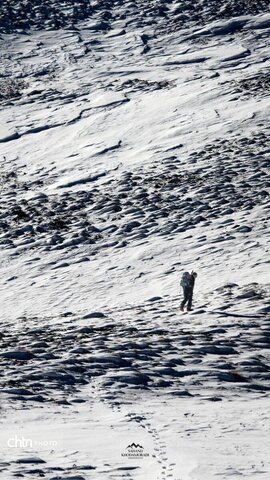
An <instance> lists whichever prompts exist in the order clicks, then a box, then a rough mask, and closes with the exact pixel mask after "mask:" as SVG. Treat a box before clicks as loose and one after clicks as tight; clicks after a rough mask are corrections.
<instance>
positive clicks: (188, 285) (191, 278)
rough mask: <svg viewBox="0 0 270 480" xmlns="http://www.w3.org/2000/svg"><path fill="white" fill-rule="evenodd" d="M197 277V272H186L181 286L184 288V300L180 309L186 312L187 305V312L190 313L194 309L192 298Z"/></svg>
mask: <svg viewBox="0 0 270 480" xmlns="http://www.w3.org/2000/svg"><path fill="white" fill-rule="evenodd" d="M196 277H197V273H196V272H193V271H192V272H191V273H189V272H184V273H183V275H182V278H181V282H180V285H181V287H183V294H184V300H183V301H182V303H181V307H180V309H181V310H182V312H183V311H184V306H185V305H186V303H187V311H188V312H189V311H190V310H191V308H192V297H193V290H194V285H195V279H196Z"/></svg>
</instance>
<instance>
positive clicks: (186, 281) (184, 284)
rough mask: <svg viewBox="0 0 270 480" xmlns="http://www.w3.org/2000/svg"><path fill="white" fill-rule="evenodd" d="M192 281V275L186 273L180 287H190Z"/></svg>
mask: <svg viewBox="0 0 270 480" xmlns="http://www.w3.org/2000/svg"><path fill="white" fill-rule="evenodd" d="M190 281H191V275H190V273H189V272H184V273H183V275H182V278H181V282H180V285H181V287H189V286H190Z"/></svg>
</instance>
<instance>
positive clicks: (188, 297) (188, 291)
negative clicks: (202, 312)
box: [181, 287, 193, 310]
mask: <svg viewBox="0 0 270 480" xmlns="http://www.w3.org/2000/svg"><path fill="white" fill-rule="evenodd" d="M183 293H184V300H183V301H182V303H181V309H183V308H184V306H185V305H186V303H187V308H188V310H189V309H190V308H191V307H192V297H193V288H192V287H183Z"/></svg>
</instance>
